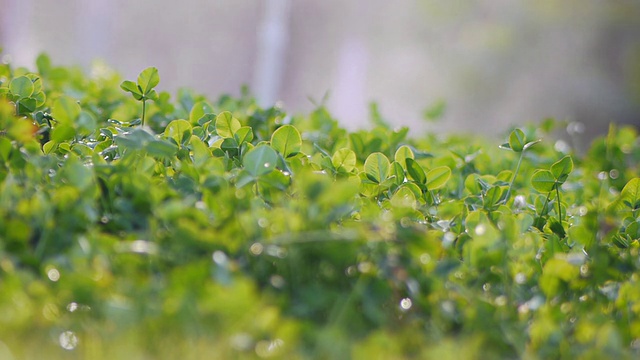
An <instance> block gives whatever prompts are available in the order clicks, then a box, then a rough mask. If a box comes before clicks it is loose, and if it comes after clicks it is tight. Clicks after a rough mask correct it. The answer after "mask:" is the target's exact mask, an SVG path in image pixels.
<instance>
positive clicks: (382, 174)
mask: <svg viewBox="0 0 640 360" xmlns="http://www.w3.org/2000/svg"><path fill="white" fill-rule="evenodd" d="M389 167H390V164H389V159H387V157H386V156H385V155H384V154H383V153H380V152H375V153H373V154H371V155H369V156H368V157H367V160H366V161H365V162H364V172H365V174H366V175H367V178H369V179H370V180H371V181H373V182H375V183H378V184H379V183H381V182H383V181H385V180H386V179H387V177H389Z"/></svg>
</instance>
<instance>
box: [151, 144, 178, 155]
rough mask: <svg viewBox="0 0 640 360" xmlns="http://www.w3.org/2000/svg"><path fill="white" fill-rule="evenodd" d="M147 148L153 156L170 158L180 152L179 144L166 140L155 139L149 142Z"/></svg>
mask: <svg viewBox="0 0 640 360" xmlns="http://www.w3.org/2000/svg"><path fill="white" fill-rule="evenodd" d="M145 150H147V153H148V154H149V155H151V156H158V157H163V158H170V157H173V156H175V155H176V153H177V152H178V146H177V145H176V144H174V143H172V142H169V141H166V140H154V141H150V142H149V143H147V145H146V146H145Z"/></svg>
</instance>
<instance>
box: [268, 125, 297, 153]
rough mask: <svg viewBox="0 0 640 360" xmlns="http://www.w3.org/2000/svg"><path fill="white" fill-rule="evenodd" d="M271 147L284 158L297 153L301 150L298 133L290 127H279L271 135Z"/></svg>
mask: <svg viewBox="0 0 640 360" xmlns="http://www.w3.org/2000/svg"><path fill="white" fill-rule="evenodd" d="M271 147H273V148H274V149H275V150H276V151H277V152H279V153H280V154H282V156H284V157H285V158H288V157H289V156H291V155H295V154H297V153H299V152H300V150H301V149H302V137H301V136H300V132H299V131H298V129H296V128H295V127H293V126H292V125H284V126H281V127H279V128H278V129H277V130H276V131H274V132H273V135H271Z"/></svg>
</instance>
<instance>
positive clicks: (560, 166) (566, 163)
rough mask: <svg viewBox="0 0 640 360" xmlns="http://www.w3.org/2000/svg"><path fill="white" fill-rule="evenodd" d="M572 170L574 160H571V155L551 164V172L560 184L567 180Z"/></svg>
mask: <svg viewBox="0 0 640 360" xmlns="http://www.w3.org/2000/svg"><path fill="white" fill-rule="evenodd" d="M572 171H573V160H571V156H569V155H567V156H565V157H563V158H562V159H560V160H558V161H556V162H555V163H554V164H553V165H551V173H552V174H553V176H554V177H555V178H556V180H557V181H558V183H560V184H563V183H564V182H565V181H566V180H567V177H568V176H569V174H570V173H571V172H572Z"/></svg>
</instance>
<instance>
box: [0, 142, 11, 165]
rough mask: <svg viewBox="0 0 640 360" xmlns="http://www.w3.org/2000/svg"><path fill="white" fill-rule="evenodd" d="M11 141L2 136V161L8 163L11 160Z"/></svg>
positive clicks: (0, 157) (0, 154) (0, 146)
mask: <svg viewBox="0 0 640 360" xmlns="http://www.w3.org/2000/svg"><path fill="white" fill-rule="evenodd" d="M11 148H12V145H11V140H9V139H7V138H6V137H1V136H0V160H2V161H7V160H9V154H11Z"/></svg>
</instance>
